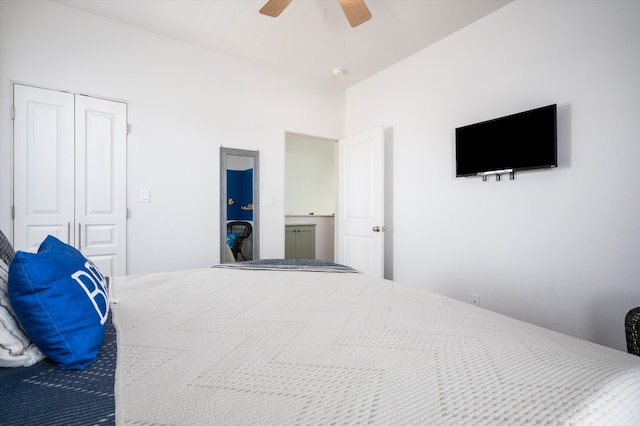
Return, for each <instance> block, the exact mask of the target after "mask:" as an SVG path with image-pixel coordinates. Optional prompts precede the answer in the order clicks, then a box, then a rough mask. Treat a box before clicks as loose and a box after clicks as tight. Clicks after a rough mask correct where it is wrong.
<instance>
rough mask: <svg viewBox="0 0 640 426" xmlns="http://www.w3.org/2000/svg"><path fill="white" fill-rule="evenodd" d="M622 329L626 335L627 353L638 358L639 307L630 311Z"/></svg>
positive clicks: (639, 351) (639, 340)
mask: <svg viewBox="0 0 640 426" xmlns="http://www.w3.org/2000/svg"><path fill="white" fill-rule="evenodd" d="M624 329H625V332H626V334H627V352H629V353H630V354H634V355H638V356H640V338H639V337H638V331H639V330H638V329H640V307H638V308H634V309H631V310H630V311H629V312H628V313H627V316H626V317H625V319H624Z"/></svg>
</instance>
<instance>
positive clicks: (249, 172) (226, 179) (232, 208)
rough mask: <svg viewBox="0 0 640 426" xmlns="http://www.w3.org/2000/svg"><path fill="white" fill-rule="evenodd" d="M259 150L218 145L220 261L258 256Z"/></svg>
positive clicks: (239, 260)
mask: <svg viewBox="0 0 640 426" xmlns="http://www.w3.org/2000/svg"><path fill="white" fill-rule="evenodd" d="M259 165H260V164H259V152H258V151H248V150H244V149H234V148H224V147H220V263H229V262H243V261H247V260H253V259H259V258H260V256H259V254H260V244H259V242H260V241H259V235H260V226H259V225H260V220H259V218H260V216H259V204H260V202H259V200H260V191H259V170H260V167H259Z"/></svg>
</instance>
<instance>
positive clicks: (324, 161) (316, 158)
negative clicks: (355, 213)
mask: <svg viewBox="0 0 640 426" xmlns="http://www.w3.org/2000/svg"><path fill="white" fill-rule="evenodd" d="M285 156H286V157H285V186H284V191H285V203H284V206H285V208H284V211H285V214H287V215H301V214H309V213H313V214H316V215H319V214H320V215H332V214H334V213H335V212H336V207H335V205H336V141H335V140H329V139H321V138H316V137H311V136H304V135H297V134H293V133H287V135H286V142H285Z"/></svg>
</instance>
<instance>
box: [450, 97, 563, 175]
mask: <svg viewBox="0 0 640 426" xmlns="http://www.w3.org/2000/svg"><path fill="white" fill-rule="evenodd" d="M556 109H557V107H556V104H553V105H548V106H544V107H541V108H536V109H532V110H528V111H524V112H519V113H517V114H512V115H507V116H504V117H500V118H496V119H493V120H487V121H482V122H479V123H475V124H470V125H467V126H463V127H458V128H457V129H456V177H468V176H482V179H483V180H486V179H487V176H489V175H495V176H496V180H500V179H501V176H502V174H505V173H509V175H510V178H511V179H514V178H515V173H516V172H517V171H521V170H532V169H542V168H550V167H557V166H558V155H557V118H556V115H557V114H556Z"/></svg>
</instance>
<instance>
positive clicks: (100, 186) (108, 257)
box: [76, 96, 127, 275]
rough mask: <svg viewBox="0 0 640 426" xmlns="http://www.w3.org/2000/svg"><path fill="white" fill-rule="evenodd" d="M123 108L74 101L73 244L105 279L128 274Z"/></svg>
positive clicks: (83, 98) (98, 101) (108, 103)
mask: <svg viewBox="0 0 640 426" xmlns="http://www.w3.org/2000/svg"><path fill="white" fill-rule="evenodd" d="M126 130H127V128H126V104H124V103H122V102H115V101H110V100H105V99H98V98H91V97H87V96H77V98H76V222H77V223H78V225H77V226H78V232H77V233H76V244H77V246H78V247H80V250H81V251H82V252H83V253H84V254H85V256H87V257H88V258H89V259H91V260H92V261H93V262H94V263H95V264H96V266H98V268H99V269H100V271H101V272H102V273H103V274H105V275H124V274H126V223H125V221H126V138H127V133H126Z"/></svg>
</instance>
